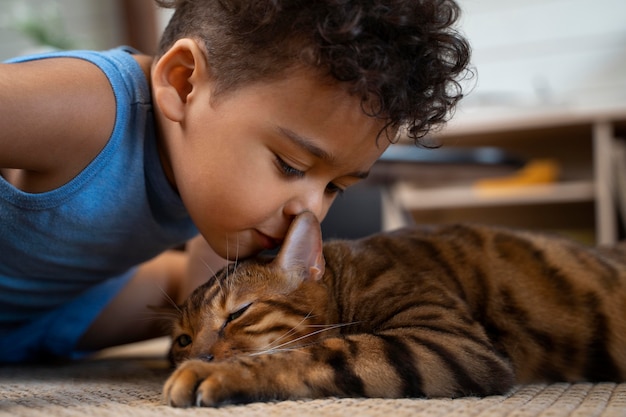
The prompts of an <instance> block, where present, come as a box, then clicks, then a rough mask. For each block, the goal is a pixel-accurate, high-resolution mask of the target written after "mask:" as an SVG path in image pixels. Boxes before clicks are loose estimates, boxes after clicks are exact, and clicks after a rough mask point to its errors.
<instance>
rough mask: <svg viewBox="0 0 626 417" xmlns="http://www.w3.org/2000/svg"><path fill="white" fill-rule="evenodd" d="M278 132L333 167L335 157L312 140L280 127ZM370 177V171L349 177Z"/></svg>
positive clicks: (356, 173) (359, 172) (351, 174)
mask: <svg viewBox="0 0 626 417" xmlns="http://www.w3.org/2000/svg"><path fill="white" fill-rule="evenodd" d="M278 131H279V132H280V133H281V134H282V135H283V136H285V137H286V138H287V139H289V140H291V142H293V143H294V144H295V145H296V146H298V147H300V148H302V149H304V150H305V151H306V152H308V153H310V154H312V155H313V156H315V157H316V158H319V159H321V160H322V161H324V162H326V163H327V164H329V165H332V164H333V163H334V161H335V157H334V156H332V155H331V154H329V153H328V152H326V151H325V150H324V149H322V148H320V147H319V146H317V145H316V144H314V143H313V141H312V140H311V139H308V138H306V137H304V136H302V135H299V134H297V133H296V132H294V131H293V130H290V129H287V128H285V127H280V126H279V127H278ZM368 175H369V171H357V172H353V173H350V174H349V176H351V177H356V178H360V179H365V178H367V176H368Z"/></svg>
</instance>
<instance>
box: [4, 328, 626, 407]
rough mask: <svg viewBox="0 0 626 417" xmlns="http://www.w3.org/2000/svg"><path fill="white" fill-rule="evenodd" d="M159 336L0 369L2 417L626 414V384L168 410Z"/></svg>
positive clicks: (544, 387) (559, 385)
mask: <svg viewBox="0 0 626 417" xmlns="http://www.w3.org/2000/svg"><path fill="white" fill-rule="evenodd" d="M164 350H165V341H164V340H156V341H151V342H149V343H143V344H137V345H132V346H126V347H123V348H117V349H112V350H109V351H106V352H103V353H102V354H100V355H98V357H96V358H93V359H91V360H89V361H82V362H76V363H69V364H58V365H45V366H44V365H36V366H34V365H31V366H10V367H0V417H5V416H7V417H8V416H11V417H13V416H41V417H61V416H68V417H69V416H76V417H77V416H111V417H119V416H137V417H141V416H150V417H152V416H154V417H156V416H189V417H196V416H202V417H221V416H224V417H226V416H229V417H230V416H235V417H253V416H259V417H260V416H275V417H283V416H284V417H292V416H293V417H296V416H297V417H300V416H302V417H309V416H311V417H322V416H323V417H333V416H350V417H367V416H375V417H405V416H406V417H409V416H411V417H422V416H428V417H439V416H457V417H460V416H476V417H478V416H482V417H495V416H498V417H499V416H510V417H527V416H528V417H530V416H544V417H561V416H575V417H583V416H584V417H587V416H606V417H609V416H611V417H614V416H626V384H610V383H603V384H551V385H528V386H520V387H518V388H517V389H515V390H514V392H512V393H511V394H509V395H507V396H495V397H487V398H462V399H456V400H445V399H443V400H422V399H401V400H380V399H325V400H314V401H285V402H278V403H256V404H249V405H244V406H228V407H223V408H218V409H184V410H183V409H173V408H170V407H167V406H165V405H163V403H162V402H161V386H162V384H163V382H164V381H165V379H166V378H167V376H168V374H169V372H170V371H169V369H168V368H167V363H166V362H165V360H163V359H162V358H163V352H164Z"/></svg>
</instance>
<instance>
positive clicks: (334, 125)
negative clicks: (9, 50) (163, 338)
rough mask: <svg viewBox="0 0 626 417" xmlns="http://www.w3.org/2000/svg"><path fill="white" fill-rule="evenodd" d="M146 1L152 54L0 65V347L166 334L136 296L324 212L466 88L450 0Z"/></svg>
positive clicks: (36, 355)
mask: <svg viewBox="0 0 626 417" xmlns="http://www.w3.org/2000/svg"><path fill="white" fill-rule="evenodd" d="M160 3H162V5H164V6H171V7H175V8H176V11H175V13H174V15H173V17H172V19H171V22H170V24H169V25H168V27H167V29H166V30H165V33H164V36H163V39H162V41H161V45H160V53H159V55H158V56H157V57H154V58H153V57H147V56H142V55H140V54H138V53H136V52H134V51H130V50H128V49H124V48H119V49H115V50H112V51H106V52H92V51H73V52H61V53H57V54H51V55H45V56H36V57H27V58H21V59H19V60H14V61H12V62H11V63H6V64H2V65H0V108H1V109H2V112H0V132H1V133H0V174H1V177H0V230H1V232H0V361H5V362H16V361H27V360H42V359H45V358H49V357H79V356H81V355H83V354H85V353H87V352H89V351H93V350H96V349H100V348H103V347H106V346H111V345H116V344H121V343H127V342H132V341H137V340H141V339H145V338H149V337H154V336H158V335H161V334H162V329H161V327H160V326H159V325H158V323H159V321H158V320H157V317H155V316H154V314H152V313H150V310H149V309H148V308H147V306H148V305H153V306H159V305H167V304H168V303H170V302H174V303H180V302H182V301H183V300H184V298H185V297H186V296H187V295H188V294H189V293H190V292H191V291H192V290H193V289H194V288H195V287H196V286H197V285H199V284H201V283H202V282H204V281H205V280H206V279H207V278H208V277H209V276H210V275H211V273H212V272H213V270H214V269H216V268H218V267H219V266H221V265H223V264H224V262H225V261H224V259H231V260H233V259H238V258H239V259H241V258H244V257H247V256H251V255H254V254H255V253H257V252H259V251H261V250H264V249H270V248H274V247H275V246H277V245H279V244H280V243H281V240H282V239H283V237H284V236H285V233H286V230H287V228H288V227H289V224H290V222H291V220H292V219H293V217H294V216H295V215H296V214H298V213H300V212H301V211H303V210H305V209H306V210H310V211H312V212H314V213H315V214H316V215H317V216H318V217H319V218H320V219H322V218H323V217H324V216H325V214H326V212H327V210H328V208H329V205H330V204H331V202H332V201H333V199H334V198H335V196H336V195H337V194H339V193H340V192H341V191H342V190H344V189H345V188H347V187H349V186H351V185H352V184H354V183H356V182H357V181H359V180H360V179H362V178H365V177H366V176H367V173H368V171H369V170H370V168H371V166H372V165H373V164H374V162H375V161H376V159H377V158H378V157H379V156H380V155H381V153H382V152H383V151H384V150H385V149H386V147H387V146H388V144H389V142H390V140H392V139H393V138H395V136H396V133H397V131H398V129H399V128H400V127H403V128H404V127H406V129H407V130H406V131H407V132H408V134H409V136H411V137H413V138H414V139H416V140H418V139H419V138H420V137H422V136H423V135H425V134H426V133H427V132H428V131H429V130H430V129H431V128H433V127H435V126H437V125H440V124H442V123H443V122H444V121H445V119H446V118H447V116H448V115H449V113H450V111H451V110H452V108H453V107H454V105H455V104H456V102H457V100H458V99H459V98H460V97H461V94H460V88H459V85H458V83H457V80H458V78H459V77H460V76H462V75H463V73H464V71H465V68H466V66H467V63H468V59H469V47H468V45H467V43H466V41H465V40H464V39H463V38H462V37H461V36H459V35H458V34H457V32H456V31H455V30H454V28H453V24H454V23H455V22H456V20H457V17H458V7H457V6H456V4H455V3H454V2H453V1H452V0H420V1H415V0H404V1H398V0H393V1H392V0H379V1H364V0H352V1H331V0H326V1H310V0H305V1H297V0H291V1H279V0H273V1H272V0H258V1H252V0H219V1H218V0H180V1H174V2H171V3H173V4H164V3H166V2H160ZM168 3H169V2H168ZM194 237H195V238H194ZM192 238H194V240H193V242H192V243H190V244H189V245H188V247H189V248H190V251H189V252H191V255H189V258H188V256H187V255H186V254H183V253H182V252H173V251H167V250H168V249H171V248H174V247H177V246H180V245H182V244H184V243H185V242H187V241H188V240H190V239H192ZM150 259H152V260H150ZM188 259H189V264H188V263H187V262H188Z"/></svg>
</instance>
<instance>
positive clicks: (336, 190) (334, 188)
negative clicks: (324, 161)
mask: <svg viewBox="0 0 626 417" xmlns="http://www.w3.org/2000/svg"><path fill="white" fill-rule="evenodd" d="M344 191H345V190H344V189H343V188H341V187H340V186H338V185H337V184H333V183H332V182H331V183H328V185H327V186H326V193H327V194H331V195H334V194H339V195H341V194H342V193H343V192H344Z"/></svg>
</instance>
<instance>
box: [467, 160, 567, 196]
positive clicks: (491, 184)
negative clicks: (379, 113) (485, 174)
mask: <svg viewBox="0 0 626 417" xmlns="http://www.w3.org/2000/svg"><path fill="white" fill-rule="evenodd" d="M560 171H561V169H560V166H559V163H558V162H557V161H556V160H554V159H533V160H531V161H529V162H528V163H527V164H526V165H524V167H523V168H521V169H520V170H518V171H517V172H516V173H514V174H512V175H509V176H506V177H499V178H486V179H482V180H478V181H476V182H475V183H474V187H476V188H477V189H479V190H488V189H502V188H511V187H525V186H529V185H538V184H551V183H554V182H556V181H557V180H558V179H559V173H560Z"/></svg>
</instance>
